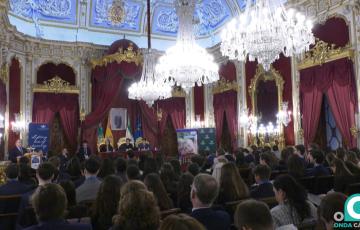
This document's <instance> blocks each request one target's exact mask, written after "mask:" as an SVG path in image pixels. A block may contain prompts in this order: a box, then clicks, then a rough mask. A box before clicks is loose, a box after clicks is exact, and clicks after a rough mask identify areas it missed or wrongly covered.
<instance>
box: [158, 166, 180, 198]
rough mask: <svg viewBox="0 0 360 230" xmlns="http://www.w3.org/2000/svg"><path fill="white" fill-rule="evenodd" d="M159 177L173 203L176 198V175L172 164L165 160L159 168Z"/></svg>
mask: <svg viewBox="0 0 360 230" xmlns="http://www.w3.org/2000/svg"><path fill="white" fill-rule="evenodd" d="M160 179H161V181H162V182H163V184H164V186H165V189H166V192H168V193H170V198H171V200H172V201H173V202H174V203H175V202H176V200H177V198H176V194H177V191H176V187H177V179H178V178H177V176H176V174H175V171H174V168H173V166H172V165H171V164H170V163H169V162H166V163H164V164H163V166H162V167H161V170H160Z"/></svg>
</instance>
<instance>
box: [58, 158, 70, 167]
mask: <svg viewBox="0 0 360 230" xmlns="http://www.w3.org/2000/svg"><path fill="white" fill-rule="evenodd" d="M59 159H60V170H61V171H64V170H66V168H67V164H68V161H69V159H70V158H69V157H65V156H64V155H62V154H61V155H59Z"/></svg>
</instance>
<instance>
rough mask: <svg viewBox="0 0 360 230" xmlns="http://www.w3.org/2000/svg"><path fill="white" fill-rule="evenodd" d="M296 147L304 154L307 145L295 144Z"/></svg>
mask: <svg viewBox="0 0 360 230" xmlns="http://www.w3.org/2000/svg"><path fill="white" fill-rule="evenodd" d="M295 149H296V150H297V151H298V152H299V153H300V154H301V155H302V156H304V154H305V146H304V145H295Z"/></svg>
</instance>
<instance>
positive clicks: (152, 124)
mask: <svg viewBox="0 0 360 230" xmlns="http://www.w3.org/2000/svg"><path fill="white" fill-rule="evenodd" d="M139 105H140V111H141V121H142V129H143V133H144V137H145V138H146V139H147V140H148V141H149V142H150V144H151V146H152V147H159V142H158V138H159V127H158V125H159V122H158V120H157V115H156V109H154V108H153V107H149V106H148V105H147V104H146V103H145V102H143V101H140V102H139Z"/></svg>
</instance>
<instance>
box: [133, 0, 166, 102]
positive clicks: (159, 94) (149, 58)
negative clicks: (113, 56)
mask: <svg viewBox="0 0 360 230" xmlns="http://www.w3.org/2000/svg"><path fill="white" fill-rule="evenodd" d="M147 23H148V24H147V28H148V49H147V50H146V51H145V52H144V54H143V56H144V63H143V71H142V73H141V78H140V81H139V82H135V83H133V84H132V85H131V86H130V87H129V89H128V91H129V95H128V97H129V98H130V99H134V100H143V101H145V102H146V104H147V105H148V106H149V107H151V106H152V105H153V104H154V101H156V100H161V99H166V98H170V97H171V96H172V95H171V91H172V88H171V86H170V85H169V84H168V83H166V82H165V81H164V80H163V79H162V78H157V77H156V72H155V65H156V60H157V58H156V54H155V53H154V52H153V51H152V50H151V32H150V0H147Z"/></svg>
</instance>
